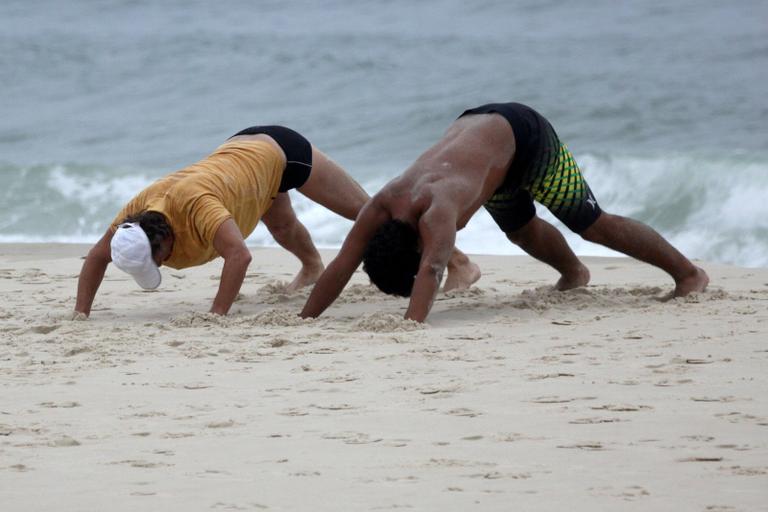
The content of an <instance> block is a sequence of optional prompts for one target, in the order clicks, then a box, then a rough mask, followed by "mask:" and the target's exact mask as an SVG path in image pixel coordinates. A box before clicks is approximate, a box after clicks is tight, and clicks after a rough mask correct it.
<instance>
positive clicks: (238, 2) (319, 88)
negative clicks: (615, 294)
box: [0, 0, 768, 267]
mask: <svg viewBox="0 0 768 512" xmlns="http://www.w3.org/2000/svg"><path fill="white" fill-rule="evenodd" d="M767 20H768V3H766V2H765V1H764V0H739V1H734V2H722V1H715V0H676V1H674V2H670V1H669V0H644V1H642V2H639V1H638V2H616V1H614V0H591V1H588V2H587V1H583V2H565V1H547V0H500V1H495V0H480V1H474V2H467V1H453V0H450V1H440V0H423V1H418V2H413V1H406V0H382V1H378V2H360V1H352V0H333V1H326V0H317V1H308V0H303V1H253V0H248V1H245V0H230V1H227V2H210V1H197V0H185V1H176V0H168V1H163V2H150V1H140V0H103V1H95V0H93V1H91V0H69V1H66V2H59V1H53V0H43V1H36V0H25V1H20V0H4V1H3V2H2V3H0V116H1V117H0V119H1V120H0V242H26V241H29V242H93V241H95V240H96V239H98V237H100V236H101V234H103V232H104V231H105V229H106V228H107V225H108V223H109V222H110V221H111V220H112V219H113V217H114V216H115V214H116V213H117V211H118V210H119V209H120V208H121V206H122V205H123V204H124V203H125V202H126V201H127V200H128V199H130V198H131V197H132V196H133V195H134V194H135V193H137V192H138V191H139V190H141V188H142V187H144V186H146V185H147V184H149V183H151V182H152V181H153V180H154V179H157V178H158V177H161V176H163V175H165V174H167V173H169V172H172V171H174V170H176V169H179V168H181V167H183V166H185V165H187V164H189V163H192V162H194V161H196V160H198V159H200V158H202V157H204V156H205V155H206V154H208V153H209V152H210V151H212V150H213V149H214V148H215V147H216V146H217V145H218V144H220V143H221V142H222V141H223V140H224V139H226V138H227V137H229V136H230V135H232V134H233V133H235V132H236V131H238V130H240V129H242V128H245V127H247V126H250V125H254V124H283V125H286V126H289V127H291V128H293V129H295V130H297V131H299V132H301V133H302V134H303V135H305V136H306V137H307V138H308V139H309V140H310V141H311V142H312V143H313V144H315V145H316V146H317V147H318V148H320V149H321V150H323V151H324V152H325V153H327V154H328V155H329V156H330V157H331V158H333V159H334V160H335V161H337V162H338V163H339V164H340V165H341V166H342V167H344V168H345V169H346V170H347V171H348V172H349V173H350V174H351V175H352V176H353V177H354V178H355V179H356V180H358V181H359V182H360V183H361V184H362V185H363V186H364V188H365V189H366V190H367V191H368V192H369V193H375V192H376V191H377V190H378V189H379V188H380V187H381V186H382V185H384V184H385V183H386V182H387V181H388V180H390V179H392V178H393V177H394V176H396V175H398V174H399V173H401V172H402V171H403V170H404V169H405V168H406V167H407V166H408V165H409V164H410V163H411V162H413V160H415V159H416V158H417V157H418V156H419V154H420V153H421V152H422V151H424V150H425V149H426V148H428V147H429V146H430V145H431V144H433V143H434V142H435V141H437V140H438V138H439V137H440V136H441V135H442V134H443V132H444V131H445V129H446V128H447V127H448V125H449V124H450V123H451V122H452V121H453V119H455V118H456V116H458V115H459V114H460V113H461V112H462V111H463V110H465V109H467V108H471V107H474V106H478V105H480V104H483V103H488V102H504V101H518V102H522V103H526V104H528V105H531V106H533V107H534V108H536V109H537V110H538V111H539V112H541V113H542V114H543V115H545V116H546V117H547V118H548V119H549V120H550V122H551V123H552V124H553V125H554V127H555V129H556V130H557V132H558V134H559V135H560V137H561V139H562V140H563V141H564V142H566V143H567V144H568V146H569V148H570V149H571V151H572V152H573V153H574V155H575V157H576V160H577V161H578V163H579V165H580V166H581V168H582V170H583V172H584V174H585V176H586V178H587V180H588V182H589V184H590V186H591V188H592V189H593V191H594V193H595V196H596V198H597V199H598V202H599V203H600V205H601V206H602V208H603V209H604V210H606V211H609V212H612V213H619V214H623V215H628V216H630V217H633V218H636V219H638V220H641V221H643V222H646V223H648V224H650V225H651V226H653V227H654V228H656V229H657V230H658V231H659V232H660V233H662V234H663V235H664V236H665V237H667V238H668V239H669V240H670V241H672V242H673V243H674V244H675V245H676V246H678V247H679V248H680V249H681V250H682V251H683V252H684V253H685V254H687V255H689V256H691V257H695V258H701V259H705V260H708V261H717V262H724V263H732V264H738V265H744V266H763V267H764V266H768V128H766V120H767V119H768V101H767V100H766V96H767V95H766V91H767V90H768V89H766V84H767V83H768V28H767V27H768V25H767V24H766V21H767ZM291 194H292V198H293V200H294V205H295V208H296V210H297V212H298V214H299V218H300V219H301V221H302V222H303V223H304V224H306V226H307V227H308V229H309V230H310V232H311V233H312V236H313V238H314V240H315V242H316V243H317V245H318V246H320V247H338V246H339V245H340V244H341V242H342V241H343V239H344V237H345V235H346V233H347V232H348V230H349V228H350V226H351V223H350V222H349V221H346V220H344V219H341V218H339V217H337V216H336V215H334V214H332V213H330V212H328V211H327V210H325V209H324V208H322V207H320V206H318V205H315V204H313V203H311V202H309V201H308V200H306V199H305V198H303V197H302V196H301V195H300V194H297V193H296V192H292V193H291ZM538 211H539V213H540V214H541V215H542V216H544V217H545V218H546V219H548V220H550V221H552V222H553V223H555V224H556V225H557V226H558V227H561V228H562V229H563V230H564V231H565V232H566V233H567V238H568V241H569V242H570V243H571V244H572V245H573V247H574V249H575V250H576V252H577V253H578V254H582V255H613V254H615V253H611V252H610V251H608V250H606V249H604V248H602V247H599V246H596V245H594V244H589V243H587V242H584V241H583V240H581V239H580V238H579V237H578V236H576V235H573V234H570V233H569V232H567V229H566V228H564V227H563V226H562V225H560V224H559V223H557V221H556V220H555V219H554V218H553V217H552V216H551V215H549V214H548V212H546V210H545V209H544V208H542V207H539V209H538ZM248 243H249V244H250V245H272V244H274V242H273V241H272V239H271V238H270V236H269V234H268V232H267V231H266V230H265V229H264V228H263V227H260V228H258V229H257V230H256V231H255V232H254V234H253V235H252V236H251V237H250V238H249V240H248ZM458 245H459V247H460V248H462V249H463V250H465V251H466V252H469V253H480V252H482V253H496V254H519V253H520V250H519V249H517V248H516V247H515V246H513V245H512V244H510V243H509V242H508V241H507V240H506V238H505V237H504V236H503V234H502V233H501V232H500V231H499V230H498V228H497V227H496V226H495V225H494V223H493V221H492V220H491V219H490V217H489V216H488V215H487V214H486V213H485V212H484V211H482V210H481V211H480V212H478V214H477V215H476V216H475V217H474V218H473V219H472V220H471V221H470V223H469V225H468V226H467V227H466V228H465V229H464V230H463V231H462V232H460V233H459V236H458Z"/></svg>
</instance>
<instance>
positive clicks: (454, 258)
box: [443, 247, 481, 292]
mask: <svg viewBox="0 0 768 512" xmlns="http://www.w3.org/2000/svg"><path fill="white" fill-rule="evenodd" d="M480 275H481V274H480V267H478V266H477V264H475V263H473V262H471V261H470V260H469V257H467V255H466V254H464V253H463V252H461V251H460V250H458V249H457V248H455V247H454V248H453V253H451V259H450V260H448V277H446V278H445V285H444V286H443V291H444V292H448V291H451V290H464V289H466V288H469V287H470V286H472V285H473V284H474V283H475V282H477V280H478V279H480Z"/></svg>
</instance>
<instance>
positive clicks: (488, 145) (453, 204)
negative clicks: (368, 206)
mask: <svg viewBox="0 0 768 512" xmlns="http://www.w3.org/2000/svg"><path fill="white" fill-rule="evenodd" d="M514 153H515V138H514V134H513V132H512V128H511V127H510V125H509V123H508V122H507V121H506V120H505V119H504V118H503V117H502V116H500V115H498V114H481V115H471V116H465V117H461V118H459V119H457V120H456V121H455V122H454V123H453V124H452V125H451V126H450V128H448V131H447V132H446V133H445V135H444V136H443V138H442V139H440V141H438V142H437V144H435V145H434V146H432V147H431V148H429V149H428V150H427V151H426V152H425V153H424V154H422V155H421V156H420V157H419V159H418V160H416V162H414V163H413V165H411V166H410V167H409V168H408V169H407V170H406V171H405V172H404V173H403V174H402V175H401V176H399V177H398V178H395V179H394V180H392V181H391V182H389V183H388V184H387V185H386V186H385V187H384V188H383V189H382V190H381V192H379V193H378V194H377V196H378V197H377V198H376V199H377V202H379V203H380V204H381V206H383V207H384V208H385V209H387V210H389V212H390V215H391V216H392V217H394V218H399V219H402V220H405V221H410V222H413V223H416V222H417V220H418V218H419V217H420V216H421V215H422V214H423V213H424V212H425V211H426V210H427V209H429V208H430V207H433V206H436V205H439V206H440V207H441V208H447V209H449V210H451V211H453V212H455V214H456V229H461V228H463V227H464V226H465V225H466V223H467V222H468V221H469V219H470V218H471V217H472V215H473V214H474V213H475V212H476V211H477V210H478V208H480V206H482V205H483V203H484V202H485V201H486V200H488V198H490V197H491V195H492V194H493V192H494V191H495V190H496V189H497V188H498V187H499V186H500V185H501V183H502V182H503V181H504V178H505V176H506V172H507V169H508V168H509V165H510V163H511V161H512V158H513V156H514Z"/></svg>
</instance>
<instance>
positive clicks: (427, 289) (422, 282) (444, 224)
mask: <svg viewBox="0 0 768 512" xmlns="http://www.w3.org/2000/svg"><path fill="white" fill-rule="evenodd" d="M419 235H420V236H421V240H422V255H421V263H420V264H419V271H418V273H417V274H416V280H415V282H414V283H413V291H412V292H411V301H410V303H409V304H408V310H407V311H406V312H405V318H407V319H409V320H416V321H417V322H423V321H424V320H425V319H426V318H427V315H428V314H429V311H430V310H431V309H432V303H433V302H434V300H435V296H436V295H437V290H438V289H439V288H440V281H441V280H442V279H443V271H444V270H445V267H446V265H447V264H448V260H449V259H450V258H451V253H452V252H453V245H454V243H455V242H456V215H455V213H451V212H449V211H447V210H440V209H435V208H430V209H429V210H428V211H427V212H425V213H424V215H422V217H421V219H420V220H419Z"/></svg>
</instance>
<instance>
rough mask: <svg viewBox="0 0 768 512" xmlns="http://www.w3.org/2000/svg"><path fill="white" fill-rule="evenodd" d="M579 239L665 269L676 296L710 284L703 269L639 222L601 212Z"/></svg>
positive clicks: (701, 288) (698, 290) (697, 290)
mask: <svg viewBox="0 0 768 512" xmlns="http://www.w3.org/2000/svg"><path fill="white" fill-rule="evenodd" d="M581 236H582V237H583V238H584V239H585V240H589V241H590V242H594V243H597V244H601V245H604V246H606V247H609V248H611V249H613V250H615V251H619V252H622V253H624V254H626V255H628V256H632V257H633V258H636V259H638V260H640V261H644V262H646V263H650V264H651V265H654V266H656V267H659V268H660V269H662V270H664V271H665V272H667V273H668V274H669V275H670V276H672V279H674V280H675V291H674V296H675V297H683V296H685V295H688V294H689V293H691V292H700V291H704V289H705V288H706V287H707V284H708V283H709V277H708V276H707V274H706V272H704V270H702V269H701V268H699V267H697V266H695V265H694V264H693V263H691V261H690V260H689V259H688V258H686V257H685V256H683V255H682V254H681V253H680V251H678V250H677V249H675V248H674V247H672V245H670V243H669V242H667V241H666V240H665V239H664V238H663V237H662V236H661V235H660V234H658V233H657V232H656V231H654V230H653V229H652V228H650V227H649V226H646V225H645V224H643V223H642V222H638V221H636V220H632V219H628V218H626V217H621V216H619V215H611V214H609V213H605V212H603V213H602V214H601V215H600V217H599V218H598V219H597V221H595V223H594V224H592V225H591V226H590V227H589V228H587V229H586V230H585V231H584V232H583V233H581Z"/></svg>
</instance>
